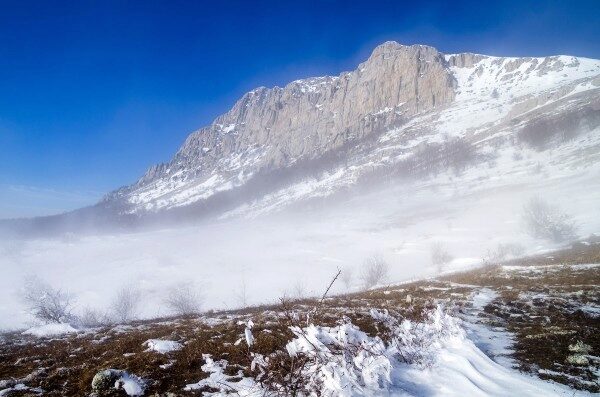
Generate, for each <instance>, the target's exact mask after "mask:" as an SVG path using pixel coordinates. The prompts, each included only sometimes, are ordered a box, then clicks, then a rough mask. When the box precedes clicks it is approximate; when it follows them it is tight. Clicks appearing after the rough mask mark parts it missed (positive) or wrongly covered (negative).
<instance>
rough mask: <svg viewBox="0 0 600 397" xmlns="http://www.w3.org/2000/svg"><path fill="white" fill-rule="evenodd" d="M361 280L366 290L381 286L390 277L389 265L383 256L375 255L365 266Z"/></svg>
mask: <svg viewBox="0 0 600 397" xmlns="http://www.w3.org/2000/svg"><path fill="white" fill-rule="evenodd" d="M363 266H364V267H363V270H362V274H361V280H362V282H363V286H364V287H365V289H369V288H372V287H374V286H376V285H377V284H380V283H381V282H383V281H384V280H385V279H387V277H388V272H389V265H388V264H387V262H386V261H385V260H384V259H383V257H382V256H381V255H373V256H371V257H370V258H368V259H367V260H366V261H365V262H364V264H363Z"/></svg>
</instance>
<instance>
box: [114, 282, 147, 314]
mask: <svg viewBox="0 0 600 397" xmlns="http://www.w3.org/2000/svg"><path fill="white" fill-rule="evenodd" d="M140 298H141V294H140V292H139V291H138V290H137V289H136V288H132V287H123V288H121V289H120V290H119V291H118V292H117V295H116V296H115V298H114V299H113V302H112V305H111V312H112V315H113V317H114V319H115V321H117V322H119V323H127V322H130V321H132V320H134V319H135V317H136V316H137V311H138V308H139V304H140Z"/></svg>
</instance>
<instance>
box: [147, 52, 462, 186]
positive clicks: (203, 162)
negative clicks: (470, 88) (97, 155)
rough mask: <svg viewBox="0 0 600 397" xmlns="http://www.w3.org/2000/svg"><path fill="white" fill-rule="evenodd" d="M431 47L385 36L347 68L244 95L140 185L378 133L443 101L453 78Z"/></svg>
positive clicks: (297, 155) (275, 160)
mask: <svg viewBox="0 0 600 397" xmlns="http://www.w3.org/2000/svg"><path fill="white" fill-rule="evenodd" d="M446 66H447V62H446V60H445V59H444V56H443V54H441V53H440V52H438V51H437V50H436V49H435V48H433V47H428V46H423V45H413V46H404V45H400V44H398V43H396V42H387V43H384V44H382V45H380V46H378V47H377V48H375V50H374V51H373V53H372V55H371V56H370V57H369V59H368V60H367V61H365V62H364V63H362V64H360V65H359V67H358V68H357V69H356V70H354V71H352V72H344V73H342V74H340V75H339V76H335V77H332V76H328V77H317V78H309V79H305V80H297V81H294V82H292V83H290V84H288V85H287V86H285V87H283V88H281V87H274V88H271V89H267V88H264V87H261V88H258V89H256V90H253V91H251V92H249V93H247V94H245V95H244V96H243V97H242V98H241V99H240V100H239V101H238V102H237V103H236V104H235V105H234V106H233V108H232V109H231V110H230V111H229V112H227V113H225V114H223V115H221V116H219V117H217V119H216V120H215V121H214V122H213V123H212V124H211V125H209V126H207V127H204V128H202V129H200V130H198V131H196V132H194V133H192V134H191V135H190V136H189V137H188V138H187V139H186V141H185V143H184V144H183V146H182V147H181V148H180V150H179V151H178V152H177V154H176V155H175V157H174V159H173V160H172V161H171V162H170V163H169V164H162V165H158V166H153V167H151V168H150V169H149V170H148V172H147V173H146V175H145V176H144V177H143V178H141V179H140V181H138V183H137V185H136V186H137V187H141V186H144V185H146V184H148V183H151V182H152V181H154V180H156V178H164V177H168V176H169V175H173V174H175V173H177V172H178V171H181V170H185V171H186V175H188V177H201V176H203V175H208V174H210V173H211V172H213V171H214V170H215V169H219V170H220V171H226V168H227V167H226V166H225V164H223V161H222V160H223V159H226V158H229V157H230V156H232V155H235V154H239V155H241V156H245V155H248V152H249V150H252V149H254V151H255V152H258V151H260V160H259V161H258V162H256V163H254V164H253V168H267V169H268V168H279V167H283V166H286V165H289V164H291V163H293V162H295V161H297V160H299V159H309V158H316V157H318V156H319V155H321V154H323V153H325V152H327V151H330V150H334V149H336V148H339V147H341V146H343V145H345V144H348V143H351V142H352V141H356V140H360V139H362V138H364V137H365V136H367V135H369V134H372V133H374V132H378V131H379V132H380V131H382V130H383V129H385V128H386V127H388V126H390V125H393V124H394V123H395V122H397V121H399V120H403V119H405V118H407V117H410V116H412V115H414V114H416V113H418V112H423V111H427V110H429V109H432V108H434V107H436V106H442V105H444V104H447V103H450V102H451V101H452V100H453V99H454V95H455V94H454V86H455V81H454V78H453V77H452V74H451V73H449V71H448V68H447V67H446Z"/></svg>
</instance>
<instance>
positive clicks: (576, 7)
mask: <svg viewBox="0 0 600 397" xmlns="http://www.w3.org/2000/svg"><path fill="white" fill-rule="evenodd" d="M0 6H1V10H2V11H1V12H0V218H6V217H18V216H34V215H43V214H51V213H57V212H61V211H65V210H70V209H74V208H78V207H81V206H84V205H88V204H92V203H94V202H96V201H97V200H98V199H99V198H100V197H101V196H102V195H103V194H104V193H106V192H108V191H110V190H113V189H115V188H117V187H119V186H121V185H124V184H128V183H131V182H134V181H135V180H136V179H137V178H138V177H140V176H141V175H142V174H143V172H144V171H145V170H146V168H148V167H149V166H150V165H151V164H154V163H157V162H163V161H167V160H168V159H169V158H170V157H171V156H172V155H173V153H174V152H175V151H176V150H177V148H178V147H179V145H180V144H181V143H182V142H183V140H184V139H185V137H186V136H187V134H188V133H189V132H191V131H193V130H195V129H197V128H199V127H202V126H203V125H206V124H208V123H210V121H211V120H212V119H213V118H214V117H216V116H217V115H218V114H220V113H223V112H225V111H226V110H227V109H228V108H229V107H230V106H231V105H232V104H233V103H234V102H235V100H236V99H237V98H238V97H239V96H241V95H242V94H243V93H244V92H246V91H248V90H251V89H252V88H254V87H256V86H260V85H264V86H273V85H284V84H285V83H286V82H289V81H291V80H294V79H297V78H303V77H308V76H313V75H323V74H338V73H340V72H341V71H343V70H349V69H352V68H354V67H355V66H356V64H357V63H358V62H360V61H362V60H364V59H365V58H366V57H367V56H368V54H369V52H370V51H371V50H372V48H373V47H374V46H375V45H377V44H378V43H380V42H383V41H385V40H396V41H399V42H401V43H403V44H415V43H419V44H429V45H433V46H435V47H437V48H438V49H439V50H441V51H443V52H460V51H471V52H479V53H486V54H491V55H514V56H519V55H534V56H542V55H552V54H570V55H578V56H585V57H591V58H600V27H599V26H600V24H599V23H598V20H599V19H600V1H598V0H592V1H561V2H558V1H527V0H525V1H515V2H508V1H504V2H497V3H494V2H487V1H472V2H471V1H465V2H461V1H451V2H450V1H448V2H446V1H442V2H435V1H431V2H416V1H411V2H403V1H375V0H371V1H364V2H360V1H356V2H355V1H351V2H350V1H320V2H316V1H306V2H296V3H295V4H292V3H291V2H285V1H273V2H261V1H240V2H226V1H222V2H221V1H219V2H216V1H215V2H204V1H177V0H170V1H151V0H145V1H137V2H136V1H108V0H104V1H83V0H82V1H65V2H61V1H27V0H21V1H19V0H15V1H10V2H9V1H0Z"/></svg>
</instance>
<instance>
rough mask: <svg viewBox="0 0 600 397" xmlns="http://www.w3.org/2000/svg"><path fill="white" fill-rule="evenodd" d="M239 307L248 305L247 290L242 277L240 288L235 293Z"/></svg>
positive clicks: (244, 279)
mask: <svg viewBox="0 0 600 397" xmlns="http://www.w3.org/2000/svg"><path fill="white" fill-rule="evenodd" d="M235 296H236V298H237V300H238V302H239V304H240V306H241V307H248V290H247V288H246V278H245V277H242V281H241V282H240V288H239V289H238V291H237V292H236V294H235Z"/></svg>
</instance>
